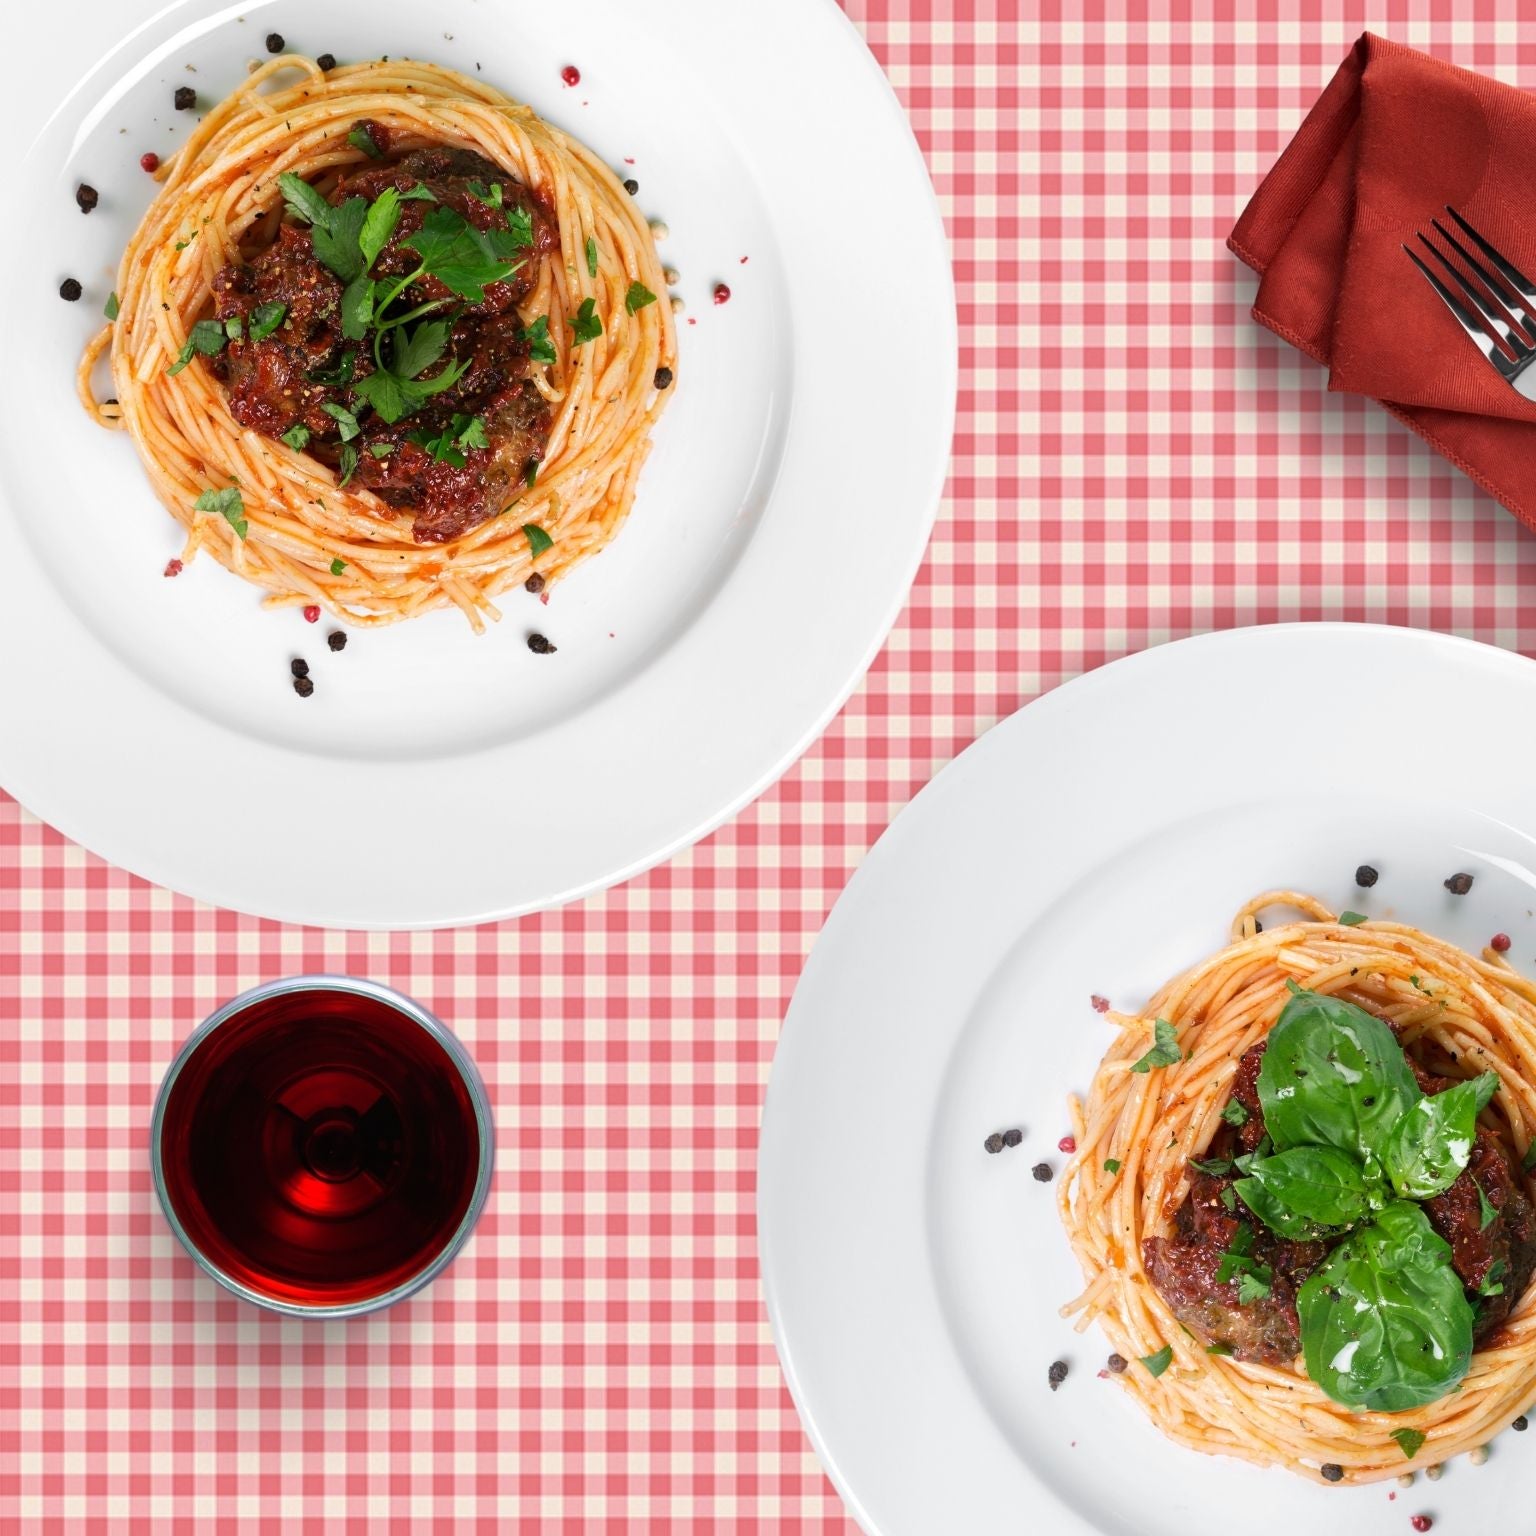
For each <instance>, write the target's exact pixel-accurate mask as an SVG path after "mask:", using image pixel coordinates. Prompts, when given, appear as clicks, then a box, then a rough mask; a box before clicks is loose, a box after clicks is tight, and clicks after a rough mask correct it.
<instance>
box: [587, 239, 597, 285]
mask: <svg viewBox="0 0 1536 1536" xmlns="http://www.w3.org/2000/svg"><path fill="white" fill-rule="evenodd" d="M587 276H588V277H596V276H597V241H596V240H594V239H593V238H592V236H591V235H588V236H587Z"/></svg>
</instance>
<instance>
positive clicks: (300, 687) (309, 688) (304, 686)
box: [293, 677, 315, 699]
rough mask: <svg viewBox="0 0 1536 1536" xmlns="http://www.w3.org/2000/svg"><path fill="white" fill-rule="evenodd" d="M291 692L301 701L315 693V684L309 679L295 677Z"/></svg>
mask: <svg viewBox="0 0 1536 1536" xmlns="http://www.w3.org/2000/svg"><path fill="white" fill-rule="evenodd" d="M293 691H294V692H295V693H296V694H298V696H299V697H300V698H301V699H307V698H308V697H309V696H310V694H312V693H313V692H314V691H315V682H314V679H313V678H310V677H296V678H294V680H293Z"/></svg>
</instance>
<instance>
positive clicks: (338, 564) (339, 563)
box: [331, 556, 347, 576]
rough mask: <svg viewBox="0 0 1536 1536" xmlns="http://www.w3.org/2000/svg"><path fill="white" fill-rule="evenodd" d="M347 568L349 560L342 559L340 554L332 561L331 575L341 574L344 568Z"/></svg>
mask: <svg viewBox="0 0 1536 1536" xmlns="http://www.w3.org/2000/svg"><path fill="white" fill-rule="evenodd" d="M346 568H347V562H346V561H345V560H343V559H341V558H340V556H338V557H337V558H336V559H334V560H332V561H331V575H332V576H340V575H341V573H342V572H343V571H344V570H346Z"/></svg>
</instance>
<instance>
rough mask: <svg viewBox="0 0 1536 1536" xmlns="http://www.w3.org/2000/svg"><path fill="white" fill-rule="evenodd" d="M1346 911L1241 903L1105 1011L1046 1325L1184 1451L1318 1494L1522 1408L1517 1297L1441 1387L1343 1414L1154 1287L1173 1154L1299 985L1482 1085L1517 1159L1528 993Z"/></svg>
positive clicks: (1500, 967)
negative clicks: (1133, 1002)
mask: <svg viewBox="0 0 1536 1536" xmlns="http://www.w3.org/2000/svg"><path fill="white" fill-rule="evenodd" d="M1271 907H1280V908H1285V909H1289V910H1293V911H1297V912H1300V913H1303V914H1305V917H1306V919H1307V920H1306V921H1301V922H1292V923H1289V924H1287V925H1285V926H1275V927H1271V926H1263V927H1262V928H1261V927H1260V925H1259V924H1258V923H1257V921H1256V916H1257V914H1258V913H1259V912H1261V911H1264V910H1265V909H1267V908H1271ZM1350 916H1351V923H1350V924H1349V925H1346V924H1344V923H1341V922H1339V921H1338V920H1337V919H1336V918H1335V916H1334V914H1333V913H1332V912H1330V911H1329V910H1328V909H1327V908H1326V907H1324V906H1323V905H1322V904H1321V903H1319V902H1317V901H1315V900H1313V899H1311V898H1310V897H1307V896H1304V895H1300V894H1298V893H1296V892H1291V891H1277V892H1271V893H1268V894H1266V895H1264V896H1260V897H1258V898H1256V899H1255V900H1254V901H1252V902H1250V903H1249V904H1248V905H1247V906H1246V907H1244V908H1243V909H1242V911H1241V912H1240V913H1239V914H1238V916H1237V918H1236V920H1235V922H1234V925H1233V938H1232V943H1231V944H1230V945H1229V946H1228V947H1227V948H1225V949H1223V950H1222V951H1221V952H1220V953H1219V954H1216V955H1213V956H1212V957H1210V958H1209V959H1207V960H1203V961H1201V962H1200V963H1199V964H1198V965H1195V966H1193V967H1192V968H1191V969H1189V970H1188V971H1186V972H1184V973H1183V974H1182V975H1181V976H1178V977H1176V978H1175V979H1174V980H1172V981H1170V982H1169V983H1168V984H1167V985H1166V986H1165V987H1164V988H1163V989H1162V990H1161V991H1160V992H1159V993H1158V994H1157V995H1156V996H1155V997H1153V998H1152V999H1151V1000H1150V1001H1149V1002H1148V1004H1147V1006H1146V1008H1145V1010H1144V1011H1143V1012H1142V1013H1141V1014H1139V1015H1130V1014H1118V1013H1113V1012H1111V1013H1110V1014H1109V1015H1108V1017H1109V1018H1110V1019H1111V1021H1112V1022H1113V1023H1114V1024H1115V1025H1116V1026H1117V1027H1118V1030H1119V1034H1118V1037H1117V1038H1116V1040H1115V1042H1114V1044H1113V1045H1112V1046H1111V1047H1110V1048H1109V1051H1108V1052H1107V1053H1106V1055H1105V1057H1104V1059H1103V1062H1102V1063H1101V1064H1100V1066H1099V1069H1098V1071H1097V1073H1096V1074H1095V1077H1094V1080H1093V1084H1092V1087H1091V1089H1090V1091H1089V1094H1088V1098H1087V1102H1086V1103H1083V1102H1082V1101H1080V1100H1078V1099H1077V1098H1075V1097H1074V1098H1073V1099H1072V1100H1071V1105H1070V1107H1071V1114H1072V1119H1073V1124H1074V1131H1075V1135H1076V1138H1077V1149H1076V1152H1075V1154H1074V1155H1073V1157H1072V1159H1071V1161H1070V1162H1069V1164H1068V1166H1067V1168H1066V1171H1065V1174H1064V1176H1063V1179H1062V1181H1061V1184H1060V1187H1059V1191H1058V1204H1059V1209H1060V1214H1061V1218H1062V1221H1063V1224H1064V1225H1065V1227H1066V1231H1067V1234H1068V1237H1069V1238H1070V1240H1071V1243H1072V1247H1073V1249H1074V1251H1075V1252H1076V1254H1077V1258H1078V1261H1079V1263H1080V1264H1081V1265H1082V1269H1083V1274H1084V1277H1085V1280H1086V1286H1085V1288H1084V1290H1083V1291H1082V1293H1081V1294H1080V1295H1079V1296H1078V1297H1077V1298H1076V1299H1075V1300H1074V1301H1072V1302H1071V1303H1069V1304H1068V1305H1067V1306H1066V1307H1064V1308H1063V1309H1062V1310H1063V1314H1064V1315H1068V1316H1071V1315H1074V1314H1075V1315H1076V1316H1077V1318H1078V1324H1077V1326H1078V1328H1079V1330H1081V1329H1084V1328H1086V1327H1087V1326H1088V1325H1089V1323H1091V1322H1095V1321H1096V1322H1098V1323H1099V1324H1100V1325H1101V1326H1102V1328H1103V1329H1104V1332H1105V1333H1106V1335H1107V1336H1108V1338H1109V1340H1110V1342H1111V1343H1112V1345H1113V1347H1114V1349H1115V1350H1116V1351H1117V1352H1118V1353H1119V1354H1121V1355H1123V1356H1124V1357H1125V1358H1126V1359H1127V1360H1129V1361H1131V1362H1132V1363H1131V1364H1130V1366H1129V1367H1128V1369H1127V1370H1126V1371H1125V1372H1124V1373H1123V1374H1121V1375H1119V1376H1117V1377H1116V1378H1115V1379H1116V1380H1117V1381H1119V1382H1120V1384H1121V1385H1122V1386H1123V1387H1124V1389H1125V1390H1127V1391H1128V1392H1130V1393H1131V1395H1132V1396H1133V1397H1134V1398H1135V1399H1136V1400H1137V1401H1138V1402H1139V1403H1140V1404H1141V1406H1142V1408H1143V1409H1144V1410H1145V1411H1146V1413H1147V1414H1148V1416H1149V1417H1150V1418H1151V1419H1152V1420H1153V1422H1154V1423H1155V1424H1156V1425H1157V1427H1158V1428H1159V1429H1161V1430H1162V1431H1163V1432H1164V1433H1165V1434H1167V1435H1169V1436H1171V1437H1172V1438H1173V1439H1175V1440H1177V1441H1179V1442H1180V1443H1182V1444H1184V1445H1187V1446H1189V1447H1191V1448H1192V1449H1194V1450H1198V1451H1205V1452H1209V1453H1221V1454H1225V1455H1230V1456H1237V1457H1240V1458H1242V1459H1244V1460H1247V1461H1252V1462H1257V1463H1259V1464H1261V1465H1268V1464H1276V1463H1278V1464H1281V1465H1284V1466H1286V1467H1288V1468H1290V1469H1291V1470H1292V1471H1295V1472H1299V1473H1301V1474H1303V1475H1305V1476H1308V1477H1311V1478H1313V1479H1314V1480H1321V1479H1322V1478H1323V1472H1322V1470H1321V1469H1322V1468H1323V1467H1325V1466H1326V1467H1327V1468H1328V1475H1327V1480H1328V1481H1330V1482H1336V1481H1344V1482H1357V1483H1365V1482H1372V1481H1375V1480H1378V1479H1381V1478H1385V1477H1393V1476H1396V1475H1398V1474H1400V1473H1402V1472H1403V1471H1405V1470H1409V1469H1411V1467H1413V1466H1424V1465H1426V1464H1433V1463H1438V1462H1441V1461H1443V1460H1445V1459H1446V1458H1447V1457H1449V1456H1453V1455H1455V1454H1457V1453H1458V1452H1460V1451H1466V1450H1471V1449H1473V1448H1474V1447H1477V1446H1480V1445H1482V1444H1484V1443H1485V1442H1486V1441H1487V1440H1488V1439H1490V1438H1491V1437H1492V1435H1493V1434H1495V1433H1496V1432H1498V1431H1500V1430H1502V1429H1504V1428H1506V1427H1507V1426H1508V1425H1509V1423H1510V1422H1511V1420H1512V1419H1514V1418H1515V1417H1516V1416H1517V1415H1519V1414H1521V1413H1523V1412H1524V1411H1525V1410H1526V1409H1528V1408H1529V1407H1530V1406H1531V1403H1532V1401H1533V1399H1536V1287H1532V1288H1530V1289H1529V1290H1528V1291H1527V1293H1526V1294H1525V1295H1524V1296H1521V1297H1518V1298H1517V1299H1516V1301H1515V1304H1514V1307H1513V1309H1512V1311H1511V1312H1510V1314H1509V1316H1508V1317H1507V1318H1506V1319H1505V1321H1504V1323H1503V1325H1502V1326H1501V1327H1500V1328H1499V1329H1498V1330H1497V1331H1496V1332H1494V1333H1493V1335H1492V1337H1491V1338H1490V1339H1489V1340H1488V1341H1487V1342H1486V1344H1485V1346H1484V1347H1482V1348H1479V1349H1477V1350H1476V1352H1475V1353H1473V1355H1472V1357H1471V1365H1470V1368H1469V1370H1468V1371H1467V1374H1466V1376H1465V1378H1464V1379H1463V1380H1462V1383H1461V1386H1460V1389H1459V1390H1455V1391H1451V1392H1449V1393H1448V1394H1447V1395H1445V1396H1443V1397H1441V1398H1439V1399H1438V1400H1436V1401H1434V1402H1431V1403H1429V1404H1427V1405H1426V1406H1422V1407H1418V1408H1413V1409H1411V1410H1409V1411H1405V1412H1391V1413H1388V1412H1371V1411H1354V1412H1352V1411H1350V1410H1349V1409H1348V1408H1346V1407H1344V1406H1341V1404H1340V1403H1338V1402H1336V1401H1334V1400H1332V1399H1331V1398H1330V1397H1328V1396H1327V1395H1325V1393H1324V1392H1323V1391H1322V1390H1321V1389H1320V1388H1319V1387H1318V1386H1317V1385H1316V1384H1315V1383H1314V1382H1313V1381H1311V1380H1309V1379H1308V1378H1307V1376H1306V1375H1305V1374H1303V1372H1302V1370H1301V1362H1300V1360H1299V1359H1298V1361H1297V1362H1296V1363H1295V1365H1294V1366H1293V1367H1285V1366H1281V1367H1270V1366H1264V1365H1258V1364H1252V1363H1244V1362H1242V1361H1240V1360H1237V1359H1234V1358H1231V1357H1229V1356H1224V1355H1222V1354H1220V1353H1213V1352H1210V1351H1208V1349H1207V1346H1206V1343H1205V1341H1204V1340H1201V1339H1197V1338H1196V1337H1194V1336H1193V1335H1192V1334H1191V1333H1189V1332H1188V1331H1187V1330H1186V1329H1184V1328H1183V1327H1182V1326H1181V1325H1180V1323H1179V1321H1178V1319H1177V1318H1176V1317H1175V1315H1174V1313H1173V1311H1172V1310H1171V1309H1170V1307H1169V1306H1168V1304H1167V1303H1166V1302H1165V1300H1164V1299H1163V1297H1162V1296H1161V1295H1160V1294H1159V1293H1158V1291H1157V1290H1156V1289H1155V1288H1154V1286H1153V1284H1152V1282H1151V1280H1150V1279H1149V1276H1148V1273H1147V1271H1146V1268H1145V1265H1144V1258H1143V1246H1142V1245H1143V1242H1144V1240H1145V1239H1147V1238H1149V1237H1151V1238H1163V1237H1165V1236H1166V1234H1167V1233H1168V1231H1169V1226H1170V1221H1171V1218H1172V1217H1173V1215H1174V1214H1175V1213H1176V1212H1177V1211H1178V1210H1179V1209H1180V1207H1181V1206H1182V1205H1183V1203H1184V1201H1185V1199H1186V1196H1187V1195H1188V1193H1189V1189H1190V1182H1191V1178H1192V1175H1191V1173H1190V1168H1189V1160H1190V1159H1191V1158H1196V1159H1198V1158H1201V1157H1202V1156H1204V1155H1206V1149H1207V1147H1208V1146H1209V1145H1210V1143H1211V1141H1212V1139H1213V1137H1215V1136H1216V1135H1217V1134H1218V1132H1219V1131H1220V1130H1221V1127H1222V1123H1223V1113H1224V1111H1227V1110H1228V1106H1229V1104H1230V1103H1231V1102H1232V1096H1233V1084H1234V1076H1235V1074H1236V1072H1237V1068H1238V1064H1239V1062H1240V1060H1241V1059H1242V1057H1243V1056H1244V1054H1245V1053H1246V1052H1248V1051H1249V1050H1250V1049H1251V1048H1252V1047H1254V1046H1256V1045H1258V1044H1260V1043H1261V1042H1263V1041H1265V1040H1266V1038H1267V1037H1268V1035H1269V1033H1270V1031H1271V1029H1272V1027H1273V1026H1274V1024H1275V1021H1276V1019H1277V1016H1278V1015H1279V1014H1280V1013H1281V1010H1282V1009H1283V1007H1284V1006H1285V1004H1286V1002H1287V1000H1288V998H1289V997H1290V996H1291V990H1290V989H1291V988H1293V987H1295V986H1298V985H1299V986H1300V987H1303V988H1305V989H1307V991H1308V992H1310V993H1316V994H1321V995H1322V996H1324V997H1336V998H1340V999H1344V1000H1345V1001H1347V1002H1350V1003H1354V1004H1356V1005H1358V1006H1359V1007H1361V1008H1363V1009H1365V1010H1366V1011H1367V1012H1369V1013H1371V1014H1373V1015H1375V1016H1376V1017H1377V1018H1380V1019H1382V1020H1384V1021H1385V1022H1387V1023H1389V1024H1391V1025H1392V1026H1394V1028H1395V1029H1396V1030H1397V1032H1398V1037H1399V1039H1400V1041H1401V1043H1402V1045H1403V1046H1404V1047H1405V1048H1407V1049H1410V1050H1415V1051H1416V1052H1418V1053H1420V1054H1428V1055H1429V1056H1431V1057H1433V1058H1434V1059H1436V1060H1437V1061H1446V1062H1451V1063H1459V1064H1460V1067H1459V1070H1461V1071H1464V1072H1466V1071H1470V1072H1472V1073H1479V1072H1483V1071H1487V1070H1491V1071H1493V1072H1495V1073H1497V1074H1498V1079H1499V1085H1498V1088H1497V1092H1496V1093H1495V1094H1494V1097H1493V1099H1492V1102H1491V1103H1490V1104H1489V1105H1488V1107H1487V1109H1486V1110H1484V1111H1483V1114H1482V1118H1481V1124H1482V1126H1483V1127H1484V1128H1485V1130H1487V1131H1489V1132H1490V1133H1491V1134H1492V1135H1493V1136H1495V1137H1496V1138H1497V1140H1498V1141H1499V1142H1500V1144H1501V1145H1503V1146H1504V1147H1506V1148H1508V1149H1509V1151H1510V1153H1511V1156H1512V1159H1513V1161H1514V1163H1515V1164H1516V1165H1518V1164H1519V1162H1520V1160H1521V1158H1522V1157H1523V1154H1524V1153H1525V1151H1526V1149H1527V1147H1528V1146H1529V1144H1530V1142H1531V1139H1532V1136H1533V1133H1536V986H1533V985H1532V983H1530V982H1529V981H1527V980H1525V979H1524V978H1523V977H1520V976H1518V975H1516V974H1515V973H1514V972H1513V971H1512V970H1511V969H1510V968H1509V967H1508V965H1507V964H1506V963H1505V962H1504V961H1503V960H1502V958H1501V957H1500V956H1499V955H1498V954H1497V953H1495V952H1494V951H1493V950H1491V949H1490V950H1487V951H1485V952H1484V954H1483V956H1482V957H1481V958H1477V957H1475V956H1473V955H1470V954H1468V953H1466V952H1465V951H1464V950H1461V949H1458V948H1456V947H1455V946H1454V945H1452V944H1448V943H1446V942H1444V941H1443V940H1440V939H1436V938H1434V937H1432V936H1430V935H1429V934H1426V933H1422V932H1420V931H1419V930H1418V929H1415V928H1411V927H1407V926H1404V925H1401V924H1396V923H1388V922H1370V923H1364V924H1362V923H1360V922H1358V920H1356V919H1354V918H1353V915H1352V914H1351V915H1350ZM1159 1019H1161V1020H1163V1021H1165V1024H1171V1025H1172V1026H1173V1027H1174V1030H1175V1038H1176V1049H1169V1050H1168V1053H1167V1056H1166V1057H1163V1058H1160V1059H1162V1060H1164V1061H1165V1062H1166V1064H1165V1065H1162V1066H1161V1067H1159V1069H1158V1070H1154V1071H1133V1070H1132V1068H1133V1066H1134V1065H1135V1064H1136V1063H1137V1062H1138V1060H1141V1059H1143V1058H1144V1056H1145V1054H1146V1053H1147V1051H1148V1048H1149V1046H1153V1044H1154V1039H1155V1038H1166V1036H1165V1031H1164V1030H1155V1028H1154V1026H1155V1023H1156V1021H1157V1020H1159ZM1170 1057H1171V1058H1173V1059H1171V1060H1170V1059H1168V1058H1170ZM1148 1361H1150V1362H1151V1368H1150V1369H1149V1368H1148V1367H1147V1365H1146V1364H1145V1363H1138V1362H1148ZM1154 1370H1159V1371H1160V1374H1154ZM1405 1431H1406V1432H1407V1435H1406V1436H1405ZM1420 1435H1422V1436H1423V1440H1422V1441H1419V1439H1418V1436H1420ZM1405 1440H1406V1444H1405ZM1410 1447H1412V1448H1413V1451H1412V1460H1411V1462H1410V1461H1409V1460H1406V1459H1405V1455H1407V1454H1408V1453H1409V1448H1410Z"/></svg>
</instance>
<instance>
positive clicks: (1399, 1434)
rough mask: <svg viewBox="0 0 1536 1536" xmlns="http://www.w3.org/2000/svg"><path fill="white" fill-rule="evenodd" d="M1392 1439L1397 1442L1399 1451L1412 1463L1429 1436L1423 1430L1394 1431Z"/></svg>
mask: <svg viewBox="0 0 1536 1536" xmlns="http://www.w3.org/2000/svg"><path fill="white" fill-rule="evenodd" d="M1392 1438H1393V1439H1394V1440H1396V1441H1397V1444H1398V1449H1399V1450H1401V1451H1402V1453H1403V1455H1404V1456H1406V1457H1407V1458H1408V1460H1409V1461H1412V1460H1413V1458H1414V1457H1415V1456H1417V1455H1418V1454H1419V1447H1420V1446H1421V1445H1423V1444H1424V1442H1425V1441H1426V1440H1427V1439H1428V1438H1429V1436H1428V1435H1426V1434H1425V1433H1424V1431H1423V1430H1422V1429H1394V1430H1393V1431H1392Z"/></svg>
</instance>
